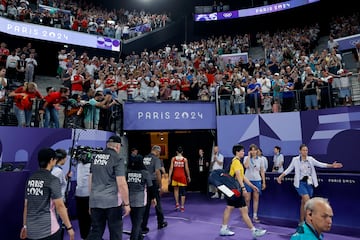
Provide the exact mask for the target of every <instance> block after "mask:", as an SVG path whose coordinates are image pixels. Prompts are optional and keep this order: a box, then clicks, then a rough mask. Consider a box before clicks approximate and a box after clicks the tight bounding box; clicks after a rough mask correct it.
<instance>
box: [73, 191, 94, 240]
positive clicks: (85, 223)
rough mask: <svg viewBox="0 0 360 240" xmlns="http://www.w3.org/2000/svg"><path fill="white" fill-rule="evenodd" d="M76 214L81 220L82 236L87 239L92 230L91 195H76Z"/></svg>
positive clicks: (79, 220)
mask: <svg viewBox="0 0 360 240" xmlns="http://www.w3.org/2000/svg"><path fill="white" fill-rule="evenodd" d="M75 199H76V215H77V219H78V222H79V228H80V236H81V238H82V239H86V238H87V236H88V235H89V232H90V227H91V217H90V214H89V197H78V196H76V197H75Z"/></svg>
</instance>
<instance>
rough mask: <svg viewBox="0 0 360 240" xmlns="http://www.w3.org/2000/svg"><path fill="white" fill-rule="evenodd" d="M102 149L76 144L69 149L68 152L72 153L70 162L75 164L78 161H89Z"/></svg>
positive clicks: (85, 162)
mask: <svg viewBox="0 0 360 240" xmlns="http://www.w3.org/2000/svg"><path fill="white" fill-rule="evenodd" d="M102 151H103V148H102V147H90V146H76V147H74V148H73V149H70V151H69V152H71V153H72V156H71V159H72V164H73V165H76V164H77V163H78V162H82V163H83V164H87V163H91V162H92V160H93V159H94V156H95V155H96V154H99V153H101V152H102Z"/></svg>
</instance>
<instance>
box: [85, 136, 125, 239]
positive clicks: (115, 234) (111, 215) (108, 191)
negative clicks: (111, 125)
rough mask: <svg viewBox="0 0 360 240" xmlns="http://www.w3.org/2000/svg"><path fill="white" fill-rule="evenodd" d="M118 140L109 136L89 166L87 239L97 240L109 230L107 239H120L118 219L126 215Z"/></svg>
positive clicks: (119, 142)
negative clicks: (89, 215) (104, 145)
mask: <svg viewBox="0 0 360 240" xmlns="http://www.w3.org/2000/svg"><path fill="white" fill-rule="evenodd" d="M120 149H121V138H120V137H119V136H116V135H114V136H111V137H110V138H109V140H108V141H107V143H106V149H105V150H104V151H102V153H99V154H96V155H95V157H94V159H93V161H92V163H91V167H90V176H89V178H90V180H89V181H90V184H89V185H90V186H89V188H90V199H89V206H90V214H91V231H90V233H89V236H88V238H87V239H88V240H99V239H102V236H103V234H104V231H105V227H106V223H107V225H108V227H109V233H110V239H112V240H122V230H123V221H122V217H123V216H127V215H129V213H130V203H129V190H128V185H127V182H126V178H125V164H124V160H123V159H121V158H120V156H119V153H120Z"/></svg>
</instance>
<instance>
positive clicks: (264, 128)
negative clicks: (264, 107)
mask: <svg viewBox="0 0 360 240" xmlns="http://www.w3.org/2000/svg"><path fill="white" fill-rule="evenodd" d="M217 130H218V131H217V133H218V144H219V148H220V149H221V152H222V153H223V154H224V156H225V157H232V153H231V149H232V146H233V145H234V144H236V143H241V144H242V145H244V146H245V149H246V150H247V149H248V147H249V145H250V144H252V143H255V144H257V145H258V146H260V147H261V149H262V150H263V153H264V155H265V156H267V157H268V158H269V159H270V160H272V156H273V149H274V146H276V145H278V146H280V147H281V149H282V153H283V154H284V156H285V158H286V159H291V158H292V157H293V156H296V155H298V154H299V146H300V144H301V143H305V144H307V146H308V147H309V154H310V155H312V156H314V157H315V158H317V159H318V160H320V161H323V162H328V163H332V162H333V161H338V162H342V163H343V165H344V167H343V168H342V171H348V172H360V162H359V161H355V159H356V156H360V148H359V146H358V145H359V139H360V107H359V106H353V107H337V108H331V109H323V110H318V111H303V112H291V113H276V114H259V115H233V116H218V117H217ZM269 163H270V162H269ZM288 164H289V162H285V165H286V166H287V165H288ZM327 170H328V171H329V170H330V169H327Z"/></svg>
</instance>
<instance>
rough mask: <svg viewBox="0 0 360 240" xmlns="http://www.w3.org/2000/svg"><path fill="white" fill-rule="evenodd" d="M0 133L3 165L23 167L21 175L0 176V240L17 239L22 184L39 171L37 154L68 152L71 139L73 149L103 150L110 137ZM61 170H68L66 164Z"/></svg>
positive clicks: (79, 133) (28, 131) (4, 129)
mask: <svg viewBox="0 0 360 240" xmlns="http://www.w3.org/2000/svg"><path fill="white" fill-rule="evenodd" d="M0 133H1V134H0V156H1V157H2V160H3V164H13V165H16V164H19V162H21V163H24V164H25V170H23V171H13V172H0V189H1V194H0V206H1V207H0V236H1V237H0V239H19V234H20V230H21V226H22V213H23V207H24V192H25V183H26V180H27V178H28V177H29V175H30V174H31V173H32V172H33V171H35V170H37V169H38V163H37V152H38V151H39V149H40V148H43V147H51V148H53V149H57V148H63V149H66V150H68V149H69V148H70V147H71V146H72V143H73V139H75V142H74V143H75V146H79V145H83V146H91V147H105V142H106V139H108V137H109V136H110V135H112V134H113V133H110V132H104V131H97V130H78V129H77V130H73V129H46V128H18V127H0ZM64 168H65V169H68V168H69V161H67V164H66V165H65V167H64ZM75 176H76V175H74V178H75ZM72 187H74V184H72ZM69 211H70V214H71V212H74V207H73V204H72V203H70V206H69Z"/></svg>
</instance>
